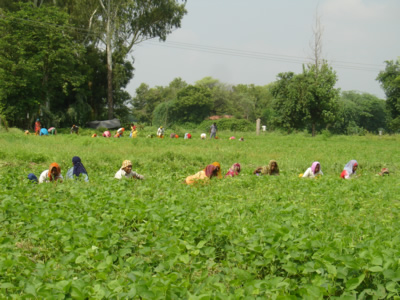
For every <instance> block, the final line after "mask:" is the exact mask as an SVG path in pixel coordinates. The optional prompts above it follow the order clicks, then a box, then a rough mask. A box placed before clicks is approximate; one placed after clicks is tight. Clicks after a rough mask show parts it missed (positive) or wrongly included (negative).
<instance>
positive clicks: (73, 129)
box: [71, 125, 79, 134]
mask: <svg viewBox="0 0 400 300" xmlns="http://www.w3.org/2000/svg"><path fill="white" fill-rule="evenodd" d="M73 133H76V134H79V126H76V125H72V127H71V134H73Z"/></svg>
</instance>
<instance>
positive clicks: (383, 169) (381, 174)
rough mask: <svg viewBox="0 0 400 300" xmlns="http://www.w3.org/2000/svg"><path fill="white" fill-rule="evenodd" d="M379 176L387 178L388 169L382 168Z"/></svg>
mask: <svg viewBox="0 0 400 300" xmlns="http://www.w3.org/2000/svg"><path fill="white" fill-rule="evenodd" d="M378 175H379V176H385V175H388V176H389V169H388V168H382V169H381V171H380V172H379V173H378Z"/></svg>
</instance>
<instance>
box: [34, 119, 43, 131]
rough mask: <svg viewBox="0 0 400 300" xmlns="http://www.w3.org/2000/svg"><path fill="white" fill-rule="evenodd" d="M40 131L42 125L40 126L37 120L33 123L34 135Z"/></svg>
mask: <svg viewBox="0 0 400 300" xmlns="http://www.w3.org/2000/svg"><path fill="white" fill-rule="evenodd" d="M40 129H42V124H40V122H39V119H37V120H36V122H35V135H38V134H39V132H40Z"/></svg>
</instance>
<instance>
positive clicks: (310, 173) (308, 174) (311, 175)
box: [302, 161, 324, 178]
mask: <svg viewBox="0 0 400 300" xmlns="http://www.w3.org/2000/svg"><path fill="white" fill-rule="evenodd" d="M317 165H319V171H318V172H317V173H315V168H316V167H317ZM318 175H324V173H322V170H321V164H320V163H319V162H318V161H315V162H313V163H312V165H311V167H310V168H308V169H307V170H306V171H305V172H304V174H303V176H302V177H304V178H306V177H308V178H314V177H315V176H318Z"/></svg>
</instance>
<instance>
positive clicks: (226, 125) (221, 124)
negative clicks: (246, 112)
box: [198, 118, 256, 132]
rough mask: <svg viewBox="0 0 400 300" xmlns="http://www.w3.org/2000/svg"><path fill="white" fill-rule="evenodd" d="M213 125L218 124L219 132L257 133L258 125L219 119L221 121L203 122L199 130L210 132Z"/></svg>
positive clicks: (238, 120) (236, 120)
mask: <svg viewBox="0 0 400 300" xmlns="http://www.w3.org/2000/svg"><path fill="white" fill-rule="evenodd" d="M213 123H216V124H217V128H218V130H229V131H253V132H255V131H256V124H255V123H251V122H250V121H248V120H244V119H233V118H232V119H219V120H206V121H203V122H202V123H201V124H200V125H199V126H198V129H199V130H202V131H205V132H208V131H209V130H210V127H211V125H212V124H213Z"/></svg>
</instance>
